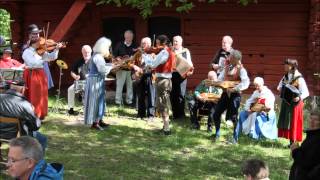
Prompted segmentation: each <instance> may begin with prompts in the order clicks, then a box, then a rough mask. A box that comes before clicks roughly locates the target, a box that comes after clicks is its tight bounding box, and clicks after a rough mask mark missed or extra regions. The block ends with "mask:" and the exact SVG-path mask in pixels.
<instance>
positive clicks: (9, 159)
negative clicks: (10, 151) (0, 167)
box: [7, 157, 29, 165]
mask: <svg viewBox="0 0 320 180" xmlns="http://www.w3.org/2000/svg"><path fill="white" fill-rule="evenodd" d="M26 159H29V158H28V157H25V158H21V159H12V158H8V161H7V164H8V165H10V164H14V163H16V162H19V161H23V160H26Z"/></svg>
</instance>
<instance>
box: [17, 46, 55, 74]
mask: <svg viewBox="0 0 320 180" xmlns="http://www.w3.org/2000/svg"><path fill="white" fill-rule="evenodd" d="M58 53H59V50H57V49H56V50H54V51H53V52H51V53H48V52H45V53H44V54H43V55H42V56H40V55H39V54H38V53H37V52H36V50H35V48H33V47H28V48H27V49H25V50H24V51H23V53H22V59H23V61H24V63H25V65H26V66H28V68H30V69H32V68H43V64H44V62H45V61H54V60H56V59H57V58H58Z"/></svg>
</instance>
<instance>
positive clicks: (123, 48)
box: [113, 30, 137, 105]
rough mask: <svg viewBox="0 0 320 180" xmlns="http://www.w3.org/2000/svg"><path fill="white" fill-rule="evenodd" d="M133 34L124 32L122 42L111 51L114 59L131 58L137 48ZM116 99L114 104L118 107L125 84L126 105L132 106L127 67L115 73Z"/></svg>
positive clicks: (129, 31) (129, 72) (130, 84)
mask: <svg viewBox="0 0 320 180" xmlns="http://www.w3.org/2000/svg"><path fill="white" fill-rule="evenodd" d="M133 36H134V35H133V32H132V31H131V30H126V31H125V32H124V41H121V42H119V43H118V44H117V45H116V47H115V50H114V51H113V56H114V57H125V56H128V57H130V56H132V55H133V54H134V53H135V49H136V48H137V46H136V44H135V43H134V42H133ZM116 79H117V82H116V98H115V103H116V104H118V105H121V104H122V102H123V101H122V91H123V86H124V83H126V103H127V104H128V105H132V98H133V90H132V79H131V70H130V69H129V67H127V68H124V67H121V68H120V70H118V71H117V73H116Z"/></svg>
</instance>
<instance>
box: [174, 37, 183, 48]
mask: <svg viewBox="0 0 320 180" xmlns="http://www.w3.org/2000/svg"><path fill="white" fill-rule="evenodd" d="M182 42H183V39H182V37H181V36H174V37H173V47H174V48H175V49H180V48H181V47H182Z"/></svg>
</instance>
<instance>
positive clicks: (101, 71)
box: [84, 37, 112, 130]
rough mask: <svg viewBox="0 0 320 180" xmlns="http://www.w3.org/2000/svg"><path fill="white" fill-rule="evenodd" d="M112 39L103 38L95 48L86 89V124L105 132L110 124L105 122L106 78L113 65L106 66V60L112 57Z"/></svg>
mask: <svg viewBox="0 0 320 180" xmlns="http://www.w3.org/2000/svg"><path fill="white" fill-rule="evenodd" d="M110 46H111V41H110V39H107V38H105V37H101V38H100V39H98V40H97V42H96V44H95V45H94V47H93V56H92V58H91V60H90V62H89V73H88V77H87V81H86V87H85V102H84V105H85V110H84V121H85V124H92V126H91V128H92V129H96V130H103V127H107V126H108V124H106V123H104V122H103V120H102V119H103V115H104V110H105V82H104V80H105V76H106V74H109V72H110V70H111V69H112V65H110V64H106V62H105V60H104V58H105V57H108V56H109V55H110V52H109V47H110Z"/></svg>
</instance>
